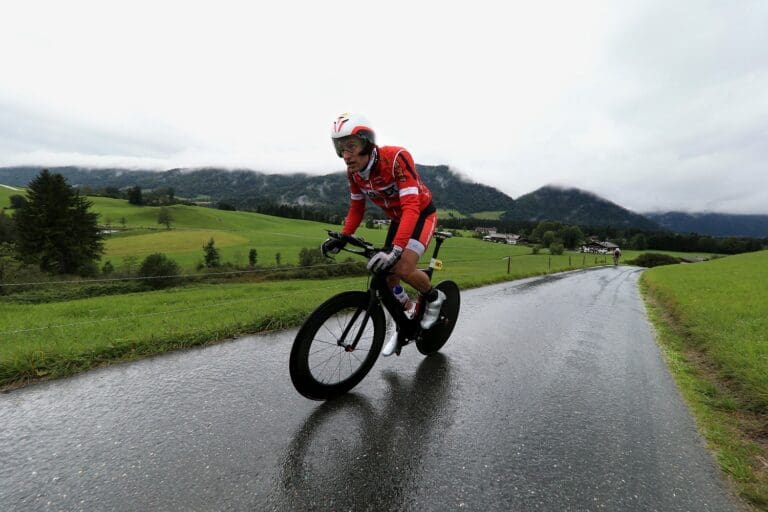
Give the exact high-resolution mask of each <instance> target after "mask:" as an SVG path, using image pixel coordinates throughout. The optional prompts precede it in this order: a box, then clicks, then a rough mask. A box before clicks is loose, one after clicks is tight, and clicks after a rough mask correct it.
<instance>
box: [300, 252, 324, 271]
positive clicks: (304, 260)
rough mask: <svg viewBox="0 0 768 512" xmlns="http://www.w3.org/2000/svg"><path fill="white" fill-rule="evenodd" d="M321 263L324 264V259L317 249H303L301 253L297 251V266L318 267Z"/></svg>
mask: <svg viewBox="0 0 768 512" xmlns="http://www.w3.org/2000/svg"><path fill="white" fill-rule="evenodd" d="M321 263H325V258H324V257H323V253H322V251H321V250H320V248H319V247H317V248H312V249H307V248H306V247H303V248H302V249H301V251H299V266H301V267H311V266H312V265H319V264H321Z"/></svg>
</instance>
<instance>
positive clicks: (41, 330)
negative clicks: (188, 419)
mask: <svg viewBox="0 0 768 512" xmlns="http://www.w3.org/2000/svg"><path fill="white" fill-rule="evenodd" d="M17 193H19V192H17V191H13V190H10V189H7V188H4V187H0V206H3V205H8V204H9V201H8V198H9V197H10V196H11V195H12V194H17ZM91 200H92V201H93V203H94V209H95V210H96V211H97V212H98V213H99V214H100V216H101V219H100V222H101V223H102V224H110V225H112V226H113V227H114V228H117V229H119V230H120V233H117V234H113V235H111V236H110V237H109V238H107V239H106V243H105V248H106V252H105V254H104V256H103V258H102V262H103V261H106V260H110V261H111V262H112V263H113V265H114V266H115V267H116V268H117V269H118V270H120V269H121V263H122V262H123V261H124V258H126V257H135V258H136V259H139V260H140V259H141V258H143V257H144V256H146V255H147V254H150V253H153V252H163V253H165V254H166V255H168V256H169V257H171V258H173V259H174V260H176V261H177V262H178V263H179V264H180V265H181V266H182V268H183V270H184V271H185V272H187V273H194V272H195V268H196V266H197V265H198V264H199V263H200V262H201V261H202V259H203V251H202V247H203V245H204V244H205V243H206V242H207V241H208V240H209V239H211V238H213V239H214V241H215V243H216V247H217V248H218V249H219V251H220V253H221V257H222V260H223V261H226V262H232V263H235V264H237V265H244V264H245V263H246V262H247V255H248V251H249V250H250V249H251V248H255V249H257V251H258V265H259V266H260V267H261V268H260V269H258V270H259V271H260V272H265V271H272V272H274V271H276V272H280V271H282V270H285V269H286V268H288V269H290V268H292V266H294V265H296V263H297V262H298V253H299V251H300V250H301V249H302V248H304V247H308V248H315V247H318V246H319V244H320V243H321V242H322V240H324V238H325V236H326V235H325V232H324V230H325V229H338V228H339V226H332V225H328V224H322V223H317V222H311V221H301V220H289V219H282V218H277V217H270V216H266V215H259V214H255V213H248V212H230V211H221V210H214V209H209V208H203V207H191V206H181V205H176V206H172V207H169V210H170V212H171V215H172V216H173V222H172V229H170V230H167V229H165V227H164V226H160V225H158V224H157V217H158V210H159V208H156V207H137V206H132V205H129V204H128V203H127V202H126V201H121V200H114V199H108V198H99V197H94V198H91ZM452 213H454V212H452ZM496 213H497V212H486V214H487V218H495V217H494V216H495V214H496ZM442 215H443V218H446V217H448V212H447V211H446V212H442ZM358 234H360V235H362V236H364V237H365V238H366V239H368V240H370V241H372V242H374V243H381V242H383V240H384V237H385V235H386V230H385V229H365V228H361V229H360V230H359V231H358ZM429 251H431V248H430V250H429ZM654 252H664V253H666V254H672V255H675V256H682V257H688V258H690V257H704V258H706V257H710V256H711V255H709V254H690V253H675V252H667V251H654ZM278 253H279V254H280V256H281V258H280V260H281V264H282V265H281V266H280V267H278V266H277V265H276V259H275V255H276V254H278ZM430 253H431V252H428V254H430ZM639 254H641V252H640V251H632V250H624V251H623V256H622V260H623V261H628V260H632V259H634V258H635V257H637V256H638V255H639ZM440 257H441V259H442V260H443V261H444V262H445V266H444V270H442V271H440V272H438V273H436V275H435V280H436V281H439V280H442V279H453V280H455V281H457V282H458V283H459V285H460V286H461V287H462V288H470V287H474V286H481V285H484V284H490V283H494V282H500V281H505V280H513V279H519V278H522V277H528V276H532V275H540V274H546V273H550V272H559V271H563V270H568V269H576V268H582V267H588V266H594V265H602V264H605V263H608V262H609V261H610V257H608V256H595V255H584V254H580V253H565V254H563V255H560V256H550V255H549V254H548V253H547V251H542V252H541V254H538V255H534V254H532V251H531V248H530V247H525V246H519V247H518V246H510V245H502V244H494V243H489V242H483V241H480V240H478V239H475V238H472V237H471V234H470V233H466V232H465V233H464V236H460V237H456V238H453V239H451V240H449V241H447V242H446V243H445V245H444V246H443V249H442V250H441V255H440ZM248 279H249V277H248V276H244V277H241V278H238V280H237V281H233V282H227V283H224V284H222V283H218V284H214V283H212V282H206V280H205V279H203V282H195V283H194V284H193V283H192V282H191V281H190V282H189V283H188V284H186V285H185V286H182V287H178V288H173V289H169V290H161V291H146V292H141V293H131V294H124V295H112V296H105V297H91V298H87V299H79V300H68V301H62V302H52V303H43V304H35V305H28V304H16V303H13V302H5V303H2V307H0V340H1V341H0V388H2V387H5V388H8V387H13V386H16V385H20V384H23V383H25V382H29V381H34V380H39V379H46V378H53V377H60V376H65V375H70V374H73V373H76V372H79V371H83V370H87V369H89V368H92V367H94V366H98V365H101V364H106V363H113V362H119V361H126V360H131V359H135V358H139V357H145V356H148V355H153V354H159V353H162V352H165V351H168V350H174V349H180V348H185V347H189V346H193V345H201V344H208V343H216V342H218V341H221V340H224V339H227V338H231V337H234V336H237V335H241V334H245V333H253V332H258V331H264V330H271V329H280V328H285V327H290V326H296V325H299V324H300V323H301V321H303V319H304V318H305V317H306V315H307V314H308V313H309V312H310V311H311V310H312V309H314V307H316V306H317V304H319V303H320V302H321V301H322V300H324V299H326V298H327V297H329V296H331V295H333V294H335V293H338V292H340V291H343V290H348V289H364V288H365V287H366V278H364V277H354V278H343V279H342V278H339V279H333V280H320V279H318V280H290V281H260V282H245V281H247V280H248ZM766 282H768V253H767V252H761V253H757V254H749V255H740V256H734V257H728V258H721V259H717V260H713V261H709V262H706V263H700V264H696V265H674V266H669V267H658V268H655V269H651V270H649V271H648V272H646V273H645V274H644V277H643V280H642V286H643V289H644V291H645V294H646V297H647V300H648V310H649V313H650V316H651V318H652V320H653V322H654V323H655V325H656V328H657V331H658V338H659V340H660V343H661V345H662V349H663V350H664V353H665V355H666V357H667V359H668V362H669V366H670V368H671V370H672V372H673V374H674V375H675V377H676V379H677V380H678V383H679V386H680V388H681V390H682V391H683V394H684V395H685V396H686V399H687V400H688V402H689V404H691V408H692V410H693V412H694V414H695V415H696V417H697V422H698V424H699V426H700V428H701V430H702V432H703V434H704V436H705V437H706V439H707V440H708V442H709V443H710V446H711V447H712V448H713V449H714V450H715V452H716V453H717V456H718V460H719V461H720V463H721V465H722V467H723V469H724V470H725V471H726V472H727V473H728V474H730V475H731V476H732V477H733V480H734V482H735V484H736V486H737V488H738V490H739V492H740V493H741V495H742V496H744V497H745V498H746V499H747V500H748V501H749V502H750V503H751V504H753V505H755V506H756V507H758V508H765V507H767V506H768V490H767V489H768V483H767V482H768V476H767V475H768V427H766V425H768V421H766V418H767V417H768V341H767V340H768V336H766V334H765V333H766V332H768V288H767V287H765V283H766ZM56 286H78V285H77V284H74V285H65V284H61V285H56ZM410 291H411V293H413V291H412V290H410Z"/></svg>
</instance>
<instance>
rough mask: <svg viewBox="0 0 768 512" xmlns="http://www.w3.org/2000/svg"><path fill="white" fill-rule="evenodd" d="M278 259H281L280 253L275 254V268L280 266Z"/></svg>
mask: <svg viewBox="0 0 768 512" xmlns="http://www.w3.org/2000/svg"><path fill="white" fill-rule="evenodd" d="M280 259H281V256H280V253H279V252H277V253H275V266H277V267H279V266H280Z"/></svg>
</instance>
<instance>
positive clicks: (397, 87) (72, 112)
mask: <svg viewBox="0 0 768 512" xmlns="http://www.w3.org/2000/svg"><path fill="white" fill-rule="evenodd" d="M0 77H1V78H0V166H9V165H21V164H24V165H28V164H29V165H45V166H55V165H82V166H92V167H130V168H141V169H158V170H164V169H169V168H173V167H201V166H220V167H228V168H250V169H255V170H260V171H263V172H269V173H273V172H275V173H277V172H279V173H285V172H297V171H298V172H307V173H311V174H326V173H329V172H336V171H340V170H343V168H344V167H343V165H342V164H343V162H342V161H341V160H339V159H338V158H337V157H336V156H335V154H334V152H333V149H332V146H331V143H330V139H329V136H330V124H331V121H332V120H333V119H334V118H335V117H336V115H337V114H339V113H341V112H347V111H348V112H357V113H360V114H363V115H365V116H366V117H368V118H369V120H370V121H371V123H372V125H373V127H374V129H375V130H376V131H377V137H378V142H379V143H380V144H388V145H398V146H404V147H406V148H408V149H409V150H410V151H411V153H412V154H413V156H414V159H415V160H416V162H417V163H421V164H430V165H436V164H446V165H449V166H450V167H451V168H452V169H453V170H455V171H458V172H460V173H461V174H463V175H464V176H466V177H467V178H468V179H470V180H471V181H475V182H479V183H484V184H487V185H491V186H494V187H496V188H498V189H500V190H502V191H503V192H505V193H507V194H508V195H510V196H512V197H515V198H516V197H519V196H520V195H522V194H525V193H528V192H531V191H533V190H535V189H536V188H538V187H541V186H543V185H547V184H557V185H563V186H574V187H578V188H582V189H585V190H589V191H592V192H595V193H597V194H598V195H601V196H603V197H605V198H606V199H608V200H611V201H613V202H615V203H618V204H620V205H622V206H624V207H626V208H629V209H631V210H634V211H637V212H646V211H655V210H685V211H717V212H730V213H764V214H768V169H767V167H768V166H767V165H766V161H768V1H764V0H758V1H739V0H728V1H718V2H714V1H706V0H676V1H672V2H670V1H666V0H665V1H655V0H654V1H650V0H649V1H628V0H622V1H615V2H592V1H587V0H580V1H578V2H573V1H563V2H544V1H542V2H522V1H521V2H504V1H494V2H486V1H484V0H473V1H471V2H445V1H431V0H429V1H415V0H411V1H407V2H406V1H399V0H389V1H386V2H359V1H357V2H334V1H330V0H325V1H317V0H312V1H299V2H292V1H288V0H285V1H281V2H253V1H251V2H229V1H226V0H219V1H217V2H205V3H202V2H200V3H196V2H190V1H188V0H187V1H184V2H181V1H178V2H177V1H168V0H163V1H158V0H152V1H143V0H139V1H137V0H132V1H130V2H126V1H120V2H113V1H109V0H101V1H93V2H85V1H79V0H67V1H35V0H24V1H16V2H6V3H5V4H4V6H3V9H2V14H1V15H0ZM340 200H342V201H346V198H340ZM438 206H439V205H438Z"/></svg>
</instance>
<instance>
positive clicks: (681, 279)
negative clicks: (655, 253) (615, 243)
mask: <svg viewBox="0 0 768 512" xmlns="http://www.w3.org/2000/svg"><path fill="white" fill-rule="evenodd" d="M766 259H768V253H766V252H765V251H764V252H762V253H757V254H752V255H742V256H738V257H732V258H726V259H723V260H718V261H712V262H708V263H705V264H697V265H687V266H673V267H659V268H658V269H653V270H649V271H647V272H645V274H644V275H643V278H642V280H641V289H642V291H643V296H644V297H645V300H646V305H647V308H648V313H649V318H650V319H651V321H652V322H653V324H654V326H655V328H656V332H657V338H658V340H659V343H660V346H661V349H662V352H663V354H664V356H665V358H666V360H667V362H668V366H669V368H670V371H671V373H672V374H673V376H674V378H675V380H676V381H677V383H678V387H679V389H680V390H681V393H682V394H683V396H684V398H685V400H686V401H687V403H688V404H689V407H690V409H691V411H692V413H693V415H694V417H695V419H696V423H697V426H698V428H699V431H700V432H701V434H702V435H703V437H704V438H705V439H706V441H707V444H708V446H709V447H710V449H711V450H713V452H714V453H715V456H716V458H717V461H718V463H719V465H720V467H721V468H722V470H723V471H724V472H725V473H726V474H727V475H728V477H729V480H730V481H731V483H732V484H733V487H734V489H735V490H736V492H737V494H738V495H740V496H741V497H742V498H743V499H744V500H745V501H746V503H748V504H749V505H750V506H752V507H754V508H755V509H757V510H768V397H766V395H765V391H766V389H768V343H767V342H766V335H765V332H766V330H764V327H765V326H764V322H766V321H768V319H766V315H765V313H766V307H765V305H766V304H768V300H766V297H767V296H766V292H765V291H763V290H762V288H761V287H762V284H761V283H765V277H766V276H764V275H762V274H765V273H766V272H768V271H766V270H765V267H766V265H765V263H766ZM761 275H762V277H763V279H761V278H760V277H761ZM723 295H725V296H726V297H727V300H724V297H723Z"/></svg>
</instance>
